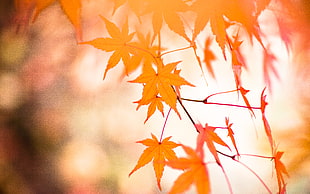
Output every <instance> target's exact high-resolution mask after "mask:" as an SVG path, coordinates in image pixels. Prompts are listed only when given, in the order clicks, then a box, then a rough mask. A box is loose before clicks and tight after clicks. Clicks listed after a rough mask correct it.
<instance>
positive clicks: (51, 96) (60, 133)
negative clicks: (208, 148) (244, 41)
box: [0, 0, 310, 194]
mask: <svg viewBox="0 0 310 194" xmlns="http://www.w3.org/2000/svg"><path fill="white" fill-rule="evenodd" d="M295 3H296V6H297V7H298V8H299V10H300V12H301V13H302V14H301V15H300V17H299V18H289V17H288V16H287V20H288V21H289V22H290V23H289V24H290V25H291V26H289V27H291V28H288V29H290V30H292V31H291V40H292V45H291V46H292V49H291V50H290V51H289V52H287V50H286V47H285V45H284V44H283V42H281V41H280V38H279V32H278V31H277V29H275V27H274V22H275V21H274V18H272V16H270V15H268V12H267V13H265V15H264V17H262V21H261V22H262V26H263V27H265V28H264V29H265V30H266V31H265V32H266V33H268V34H267V35H269V37H270V40H271V42H272V43H273V44H271V49H273V51H274V52H275V54H276V56H277V59H278V62H277V63H276V64H277V66H276V67H277V69H278V71H279V75H280V79H274V80H273V81H274V82H273V89H272V93H270V94H268V100H269V102H270V106H269V107H268V108H269V110H268V111H269V112H268V116H269V118H270V122H271V125H272V129H273V133H274V135H275V140H276V141H277V142H278V143H279V148H280V149H281V150H283V151H285V154H284V156H283V161H284V162H285V163H286V164H287V167H288V170H289V173H290V178H289V179H288V183H289V184H288V191H289V193H290V192H291V193H309V190H310V178H309V176H310V170H309V169H310V165H309V162H310V157H309V156H310V116H309V113H310V112H309V111H310V93H309V92H310V78H309V75H310V67H309V63H310V53H309V51H310V45H309V42H310V41H309V26H310V24H309V21H310V5H309V4H310V3H309V1H307V0H304V1H296V2H295ZM110 10H113V3H111V2H110V1H104V0H95V1H87V0H85V1H83V9H82V18H83V39H84V40H91V39H94V38H97V37H102V36H104V35H106V34H107V32H106V30H105V27H104V24H103V22H102V21H101V19H100V17H99V16H98V15H99V14H100V15H103V16H106V17H108V18H111V11H110ZM120 12H121V11H120ZM19 14H20V13H16V10H15V9H14V2H13V1H11V0H2V1H1V2H0V193H8V194H15V193H16V194H19V193H21V194H28V193H29V194H32V193H47V194H49V193H69V194H71V193H72V194H73V193H74V194H79V193H81V194H84V193H87V194H88V193H104V194H105V193H107V194H109V193H132V194H134V193H160V191H159V190H158V189H157V187H156V180H155V176H154V173H153V169H152V166H151V165H148V166H147V167H145V168H143V169H141V170H139V171H137V172H136V173H135V174H133V175H132V176H131V177H130V178H129V177H128V173H129V172H130V171H131V170H132V168H133V167H134V165H135V164H136V161H137V159H138V157H139V155H140V154H141V152H142V151H143V149H144V147H143V146H142V145H139V144H136V143H135V142H136V141H137V140H142V139H145V138H149V137H150V133H154V134H155V135H157V136H159V135H160V132H161V128H162V125H163V122H164V119H163V118H162V117H161V115H160V114H155V116H153V117H152V118H151V119H150V121H149V122H147V123H146V124H143V122H144V120H145V117H146V109H144V108H141V109H139V110H138V111H136V110H135V109H136V105H135V104H134V103H132V102H133V101H136V100H138V99H139V98H140V95H141V94H140V93H141V89H142V88H141V87H139V86H136V85H133V84H130V83H128V82H127V81H128V80H130V79H133V78H134V77H135V75H133V76H132V77H130V78H129V79H127V78H125V79H122V69H121V68H119V67H118V68H115V69H113V70H111V72H109V74H108V76H107V78H106V79H105V80H103V79H102V77H103V72H104V69H105V65H106V61H107V57H108V56H109V54H107V53H104V52H102V51H100V50H97V49H94V48H92V47H90V46H85V45H79V46H77V42H76V36H75V32H74V28H73V27H72V25H71V23H70V22H69V20H68V19H67V17H66V16H65V15H64V14H63V12H62V10H61V8H60V6H59V4H58V3H54V4H53V5H52V6H50V7H48V8H47V9H45V10H44V11H43V12H42V13H41V14H40V15H39V17H38V18H37V19H36V21H35V22H33V23H30V24H29V25H28V21H27V18H23V17H21V16H20V15H19ZM24 14H25V13H24ZM269 14H270V13H269ZM284 16H285V14H284ZM301 16H302V17H301ZM23 19H25V20H23ZM171 37H173V35H171ZM168 41H171V44H173V38H172V40H171V39H169V40H167V42H168ZM215 47H216V46H215ZM248 51H249V52H248V53H245V55H248V56H249V58H250V59H249V61H250V62H251V63H257V65H253V67H257V68H258V69H259V68H261V67H260V66H259V63H260V61H261V59H260V58H261V57H262V56H261V55H259V54H257V53H259V52H258V51H257V50H256V49H255V46H254V48H248ZM219 53H220V51H219ZM185 55H186V52H185V53H182V55H181V54H180V56H182V57H184V56H185ZM189 55H190V54H189ZM172 60H174V59H172ZM188 60H192V58H189V59H188ZM222 62H223V61H220V62H218V63H219V64H217V65H216V67H217V68H218V71H219V72H221V73H225V72H229V68H230V67H229V65H226V66H227V67H224V66H223V65H221V64H220V63H222ZM189 63H190V61H189ZM195 68H196V69H195ZM256 70H257V69H255V68H254V69H252V71H251V70H249V72H245V80H247V82H246V81H245V82H246V83H248V85H249V88H248V89H252V88H254V91H253V93H254V94H253V100H259V99H257V98H255V96H259V95H260V92H261V89H262V88H263V87H264V83H263V82H262V80H263V79H262V76H261V75H258V76H257V71H256ZM197 71H198V73H197ZM194 72H196V74H195V73H194ZM216 72H217V69H216ZM182 73H183V75H184V77H188V78H189V80H190V81H191V82H193V83H194V84H195V85H197V84H198V85H199V84H200V83H199V80H202V77H201V75H200V72H199V68H198V66H197V65H196V66H195V67H192V66H190V67H185V70H184V72H182ZM221 75H222V74H220V75H219V76H221ZM223 75H224V74H223ZM219 79H220V78H219ZM208 83H209V85H208V86H205V87H206V88H205V89H206V90H208V91H209V94H211V93H212V92H213V91H214V92H216V91H223V90H226V89H227V90H230V89H231V88H232V87H233V85H234V83H233V82H232V80H224V81H223V82H222V81H219V80H218V81H214V80H208ZM201 84H202V85H205V83H201ZM202 87H203V86H202ZM184 91H185V94H186V92H188V93H189V94H190V95H192V96H189V97H193V98H203V97H204V96H206V93H204V92H201V88H198V87H197V88H196V89H192V88H186V89H184ZM218 100H222V99H218ZM224 100H225V99H224ZM257 102H258V106H259V101H257ZM187 106H188V107H190V108H189V109H190V111H192V112H194V113H195V115H202V114H203V115H205V118H199V119H201V121H202V122H204V121H210V118H212V119H213V123H211V124H214V125H217V124H218V123H223V121H222V120H221V119H223V117H222V116H221V115H222V114H223V112H225V113H227V111H228V114H229V115H231V118H232V120H238V119H239V120H245V119H244V118H247V120H249V123H239V124H238V123H237V124H235V125H234V126H236V128H238V127H240V128H246V129H247V128H250V129H249V130H247V131H242V132H239V133H236V136H237V137H240V138H241V137H244V136H247V135H249V136H250V137H253V139H245V140H242V139H240V140H239V142H240V149H241V150H242V151H243V152H244V153H251V152H253V150H254V151H255V152H256V153H260V154H262V155H264V154H265V153H268V150H267V148H268V142H266V139H264V138H263V133H262V130H261V129H262V128H261V127H262V126H261V124H259V121H251V118H250V116H249V114H248V112H246V111H239V110H237V111H236V110H231V109H229V110H226V109H225V108H217V109H216V111H218V112H216V111H210V108H208V109H204V110H201V106H196V107H195V105H192V104H187ZM211 108H212V107H211ZM213 108H214V107H213ZM166 109H167V108H166ZM182 115H183V120H182V121H180V120H179V119H178V117H177V116H176V115H175V114H173V113H172V114H171V116H170V117H171V118H170V119H169V121H168V123H167V126H166V127H167V131H168V130H170V132H167V135H166V136H170V135H172V136H173V139H172V140H174V141H179V142H182V143H184V144H187V145H191V146H192V147H194V145H195V144H194V142H195V138H196V134H195V133H194V131H193V129H192V126H191V123H190V122H189V121H187V119H186V116H184V114H183V113H182ZM197 117H198V116H197ZM218 118H219V120H217V119H218ZM204 119H205V120H204ZM256 122H257V123H256ZM253 128H254V129H253ZM253 141H254V142H257V143H255V144H254V145H253ZM249 143H251V144H249ZM257 149H258V150H259V151H257ZM224 162H227V165H231V164H230V163H231V162H230V161H225V159H224ZM244 162H248V163H249V164H251V163H252V166H251V167H252V168H253V169H254V170H257V171H258V172H259V174H260V176H261V177H262V178H263V179H265V180H266V182H267V183H268V184H269V179H270V182H271V180H273V181H274V178H275V174H274V175H273V177H272V175H271V173H270V172H271V169H272V166H271V165H270V162H269V161H258V162H257V159H256V160H255V161H254V160H252V159H245V160H244ZM256 162H257V163H256ZM263 168H265V170H262V169H263ZM211 172H212V173H214V175H213V176H211V177H212V178H211V179H212V185H213V186H214V187H212V189H213V188H214V193H220V192H223V190H221V189H223V188H221V186H218V185H219V184H222V185H224V187H227V186H226V183H225V182H224V181H223V180H224V179H223V175H217V174H221V172H220V170H219V169H217V170H216V169H211ZM228 173H230V174H229V176H230V177H231V182H232V185H233V189H234V191H236V193H244V192H246V193H249V192H251V193H264V192H265V190H264V188H263V187H262V186H261V184H260V183H259V182H258V181H257V179H256V178H255V177H253V176H252V175H251V174H250V173H249V172H248V171H245V172H243V171H242V167H240V166H238V165H232V166H231V169H229V170H228ZM176 175H177V174H176V172H175V171H174V170H171V169H167V170H166V171H165V174H164V177H163V192H162V193H166V192H167V190H168V189H169V188H170V187H171V185H172V183H173V181H174V180H175V178H176ZM234 177H244V178H245V179H241V178H237V180H235V179H234ZM249 177H250V178H249ZM268 177H269V178H268ZM270 177H272V178H270ZM244 180H246V182H247V184H244ZM271 188H272V189H273V190H274V191H276V185H273V184H271ZM224 191H226V192H227V190H224ZM253 191H254V192H253ZM189 192H194V189H192V190H191V191H189Z"/></svg>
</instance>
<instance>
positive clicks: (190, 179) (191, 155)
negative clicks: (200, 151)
mask: <svg viewBox="0 0 310 194" xmlns="http://www.w3.org/2000/svg"><path fill="white" fill-rule="evenodd" d="M181 146H182V148H183V149H184V151H185V153H186V154H187V157H186V158H177V159H173V160H170V161H167V162H166V164H167V165H168V166H169V167H171V168H174V169H180V170H184V172H183V173H182V174H181V175H180V176H179V177H178V178H177V179H176V180H175V182H174V184H173V186H172V188H171V190H170V191H169V194H176V193H182V192H184V191H186V190H188V189H189V187H190V186H191V185H192V184H195V186H196V190H197V193H198V194H206V193H210V191H211V189H210V180H209V173H208V169H207V168H206V164H205V163H204V161H203V157H201V156H200V155H197V153H196V152H195V150H193V149H192V148H190V147H187V146H184V145H181Z"/></svg>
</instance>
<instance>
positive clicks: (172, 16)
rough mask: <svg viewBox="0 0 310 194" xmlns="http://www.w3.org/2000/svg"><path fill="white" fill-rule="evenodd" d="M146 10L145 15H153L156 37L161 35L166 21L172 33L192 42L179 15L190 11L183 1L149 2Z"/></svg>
mask: <svg viewBox="0 0 310 194" xmlns="http://www.w3.org/2000/svg"><path fill="white" fill-rule="evenodd" d="M145 9H146V10H145V12H144V13H153V18H152V24H153V29H154V36H156V35H158V34H159V32H160V29H161V28H162V24H163V21H165V22H166V23H167V25H168V27H169V28H170V29H171V30H172V31H174V32H175V33H177V34H179V35H180V36H182V37H183V38H185V39H186V40H187V41H189V42H190V39H189V38H188V37H187V35H186V33H185V30H184V25H183V22H182V20H181V17H180V16H179V15H178V12H185V11H188V10H189V7H188V5H187V4H186V3H185V2H184V1H183V0H169V1H167V0H148V1H147V5H146V8H145Z"/></svg>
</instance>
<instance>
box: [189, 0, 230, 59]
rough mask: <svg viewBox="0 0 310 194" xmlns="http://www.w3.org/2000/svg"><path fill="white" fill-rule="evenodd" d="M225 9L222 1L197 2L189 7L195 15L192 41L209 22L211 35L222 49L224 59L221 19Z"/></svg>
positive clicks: (224, 36) (223, 28)
mask: <svg viewBox="0 0 310 194" xmlns="http://www.w3.org/2000/svg"><path fill="white" fill-rule="evenodd" d="M225 7H226V1H224V0H218V1H212V0H197V1H195V2H194V3H193V5H192V6H191V8H192V10H193V11H194V12H195V13H196V14H197V18H196V21H195V29H194V32H193V40H194V39H196V37H197V35H198V34H199V33H200V32H201V31H202V30H203V29H204V28H205V26H206V25H207V24H208V22H210V25H211V30H212V33H213V34H214V35H215V40H216V42H217V43H218V45H219V46H220V48H221V49H222V52H223V55H224V58H226V55H225V44H226V24H225V21H224V18H223V16H224V11H225Z"/></svg>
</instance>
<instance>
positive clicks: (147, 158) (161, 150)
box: [129, 134, 179, 190]
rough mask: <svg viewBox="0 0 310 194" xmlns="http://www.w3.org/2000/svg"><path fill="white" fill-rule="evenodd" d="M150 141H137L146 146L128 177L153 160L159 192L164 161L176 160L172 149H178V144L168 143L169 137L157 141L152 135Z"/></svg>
mask: <svg viewBox="0 0 310 194" xmlns="http://www.w3.org/2000/svg"><path fill="white" fill-rule="evenodd" d="M151 135H152V139H149V138H148V139H145V140H142V141H138V142H137V143H141V144H143V145H145V146H148V148H146V149H145V150H144V151H143V153H142V154H141V156H140V158H139V160H138V163H137V165H136V166H135V167H134V169H133V170H132V171H131V172H130V173H129V176H130V175H132V173H134V172H135V171H136V170H138V169H139V168H141V167H143V166H145V165H146V164H148V163H150V162H151V161H152V160H153V167H154V171H155V175H156V179H157V185H158V188H159V189H160V190H161V186H160V180H161V177H162V176H163V172H164V167H165V165H166V163H165V162H166V161H170V160H174V159H176V158H177V156H176V154H175V152H174V151H173V149H174V148H176V147H178V146H179V144H177V143H175V142H173V141H169V140H170V138H171V137H167V138H165V139H163V140H162V141H161V142H159V141H158V139H157V137H156V136H155V135H153V134H151Z"/></svg>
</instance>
